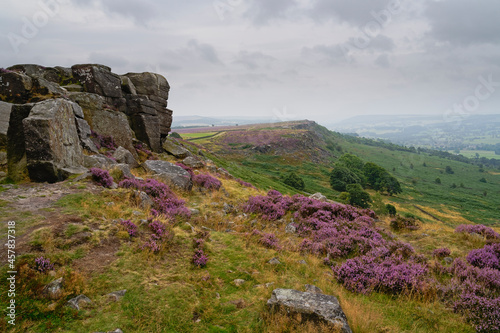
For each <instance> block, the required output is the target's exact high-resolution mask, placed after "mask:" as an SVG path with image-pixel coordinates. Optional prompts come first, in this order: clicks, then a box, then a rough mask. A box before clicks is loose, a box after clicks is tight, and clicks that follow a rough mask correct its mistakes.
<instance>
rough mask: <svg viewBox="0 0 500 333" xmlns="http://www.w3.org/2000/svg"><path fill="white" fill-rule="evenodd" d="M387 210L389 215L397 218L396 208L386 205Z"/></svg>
mask: <svg viewBox="0 0 500 333" xmlns="http://www.w3.org/2000/svg"><path fill="white" fill-rule="evenodd" d="M385 209H386V210H387V214H389V215H390V216H396V207H394V206H393V205H391V204H387V205H385Z"/></svg>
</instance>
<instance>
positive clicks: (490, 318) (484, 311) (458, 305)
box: [453, 293, 500, 333]
mask: <svg viewBox="0 0 500 333" xmlns="http://www.w3.org/2000/svg"><path fill="white" fill-rule="evenodd" d="M453 308H454V310H455V311H457V312H461V313H463V314H465V317H466V318H467V321H469V322H470V323H471V324H472V325H474V328H475V329H476V332H485V333H486V332H499V331H500V297H497V298H487V297H481V296H477V295H475V294H473V293H464V294H463V295H461V297H460V299H459V300H458V301H457V302H455V304H454V307H453Z"/></svg>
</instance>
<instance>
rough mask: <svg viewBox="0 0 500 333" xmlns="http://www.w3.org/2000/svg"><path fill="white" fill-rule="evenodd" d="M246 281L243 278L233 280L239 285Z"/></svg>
mask: <svg viewBox="0 0 500 333" xmlns="http://www.w3.org/2000/svg"><path fill="white" fill-rule="evenodd" d="M245 282H246V281H245V280H243V279H236V280H234V281H233V283H234V284H235V286H237V287H239V286H241V285H243V284H244V283H245Z"/></svg>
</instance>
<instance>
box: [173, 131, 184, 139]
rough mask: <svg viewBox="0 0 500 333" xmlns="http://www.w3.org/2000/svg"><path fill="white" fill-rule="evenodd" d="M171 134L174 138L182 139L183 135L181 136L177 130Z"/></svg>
mask: <svg viewBox="0 0 500 333" xmlns="http://www.w3.org/2000/svg"><path fill="white" fill-rule="evenodd" d="M170 136H171V137H172V138H176V139H182V136H181V135H180V134H179V133H177V132H172V133H170Z"/></svg>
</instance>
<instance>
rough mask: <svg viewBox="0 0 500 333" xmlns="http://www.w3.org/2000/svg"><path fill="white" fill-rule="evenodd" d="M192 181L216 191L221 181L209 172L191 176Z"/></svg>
mask: <svg viewBox="0 0 500 333" xmlns="http://www.w3.org/2000/svg"><path fill="white" fill-rule="evenodd" d="M193 183H195V184H196V185H198V186H201V187H204V188H206V189H208V190H215V191H218V190H219V189H220V187H221V186H222V183H221V182H220V180H218V179H217V178H215V177H213V176H211V175H209V174H199V175H195V176H194V177H193Z"/></svg>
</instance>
